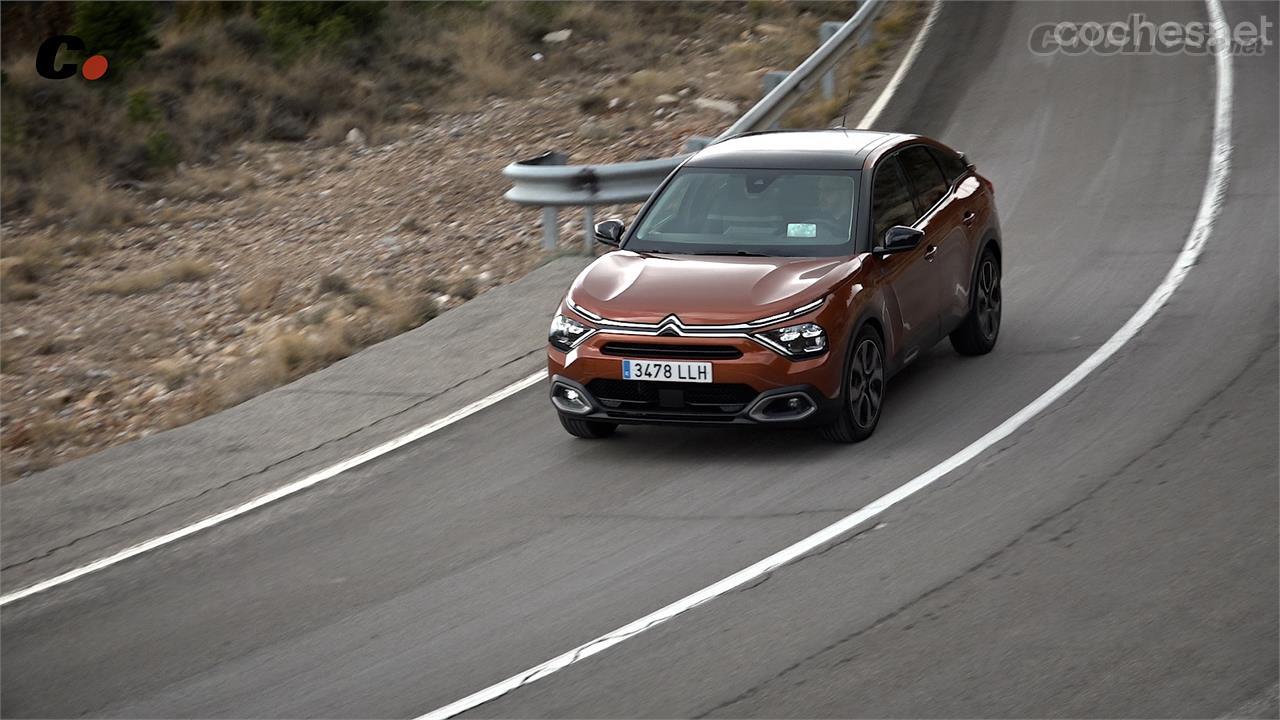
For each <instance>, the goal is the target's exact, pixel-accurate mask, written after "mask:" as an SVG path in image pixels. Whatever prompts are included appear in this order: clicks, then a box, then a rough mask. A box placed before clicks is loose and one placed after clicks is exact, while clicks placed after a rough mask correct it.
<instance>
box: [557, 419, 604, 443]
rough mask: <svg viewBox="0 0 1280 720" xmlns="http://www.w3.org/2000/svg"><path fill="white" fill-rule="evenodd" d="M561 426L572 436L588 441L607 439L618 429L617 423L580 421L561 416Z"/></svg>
mask: <svg viewBox="0 0 1280 720" xmlns="http://www.w3.org/2000/svg"><path fill="white" fill-rule="evenodd" d="M560 424H561V425H563V426H564V429H565V431H566V432H568V433H569V434H570V435H572V436H574V437H580V438H584V439H586V440H597V439H599V438H607V437H609V436H610V435H612V434H613V431H614V430H617V429H618V424H617V423H611V422H601V421H599V420H580V419H578V418H571V417H565V416H564V415H560Z"/></svg>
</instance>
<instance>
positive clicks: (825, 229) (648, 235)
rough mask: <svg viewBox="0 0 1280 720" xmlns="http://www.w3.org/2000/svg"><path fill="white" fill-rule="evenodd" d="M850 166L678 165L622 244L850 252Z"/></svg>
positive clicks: (655, 248) (737, 251)
mask: <svg viewBox="0 0 1280 720" xmlns="http://www.w3.org/2000/svg"><path fill="white" fill-rule="evenodd" d="M858 177H859V173H857V172H851V171H838V172H828V171H806V170H751V169H724V168H684V169H682V170H680V172H679V173H678V174H677V175H676V176H675V177H674V178H673V179H672V180H671V182H670V183H668V184H667V186H666V188H664V189H663V191H662V193H661V195H659V196H658V197H657V199H656V200H655V201H654V202H653V204H652V205H651V206H650V208H649V211H648V212H646V213H645V214H644V216H643V217H641V218H640V223H639V224H638V225H637V226H636V229H635V233H634V234H633V235H632V237H631V238H630V239H629V240H628V241H627V243H626V248H627V249H628V250H634V251H638V252H659V253H680V254H690V255H771V256H785V257H821V256H834V255H846V254H851V253H852V242H851V239H850V238H851V233H852V228H853V217H854V198H855V197H857V190H858Z"/></svg>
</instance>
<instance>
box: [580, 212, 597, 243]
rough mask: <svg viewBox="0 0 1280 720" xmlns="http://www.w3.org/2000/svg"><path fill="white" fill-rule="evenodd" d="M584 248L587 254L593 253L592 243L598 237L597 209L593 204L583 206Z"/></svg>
mask: <svg viewBox="0 0 1280 720" xmlns="http://www.w3.org/2000/svg"><path fill="white" fill-rule="evenodd" d="M582 229H583V231H584V232H583V235H582V250H583V252H585V253H586V254H588V255H590V254H591V246H592V243H594V242H595V239H596V209H595V206H593V205H584V206H583V207H582Z"/></svg>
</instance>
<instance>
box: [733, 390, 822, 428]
mask: <svg viewBox="0 0 1280 720" xmlns="http://www.w3.org/2000/svg"><path fill="white" fill-rule="evenodd" d="M817 409H818V408H817V406H816V405H814V403H813V400H812V399H811V398H810V397H809V396H808V395H807V394H805V393H802V392H795V393H788V394H786V395H781V396H774V397H771V398H766V399H764V400H762V401H759V402H757V403H756V404H755V405H754V406H752V408H751V410H750V411H748V413H747V415H748V417H750V418H751V419H753V420H755V421H757V422H784V421H788V420H800V419H803V418H806V417H809V416H810V415H812V414H813V413H814V412H816V411H817Z"/></svg>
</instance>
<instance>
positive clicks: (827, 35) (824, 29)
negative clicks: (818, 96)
mask: <svg viewBox="0 0 1280 720" xmlns="http://www.w3.org/2000/svg"><path fill="white" fill-rule="evenodd" d="M843 25H844V23H842V22H836V21H834V20H828V21H826V22H824V23H822V24H821V25H819V26H818V46H819V47H821V46H822V44H823V43H825V42H826V41H828V40H830V39H831V37H832V36H833V35H835V34H836V33H837V32H838V31H839V30H840V28H841V27H842V26H843ZM835 96H836V71H835V70H834V69H833V70H828V71H827V74H825V75H823V76H822V97H824V98H826V99H827V100H830V99H831V98H833V97H835Z"/></svg>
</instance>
